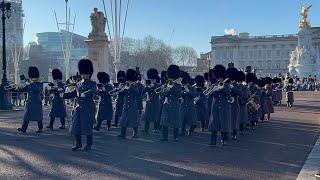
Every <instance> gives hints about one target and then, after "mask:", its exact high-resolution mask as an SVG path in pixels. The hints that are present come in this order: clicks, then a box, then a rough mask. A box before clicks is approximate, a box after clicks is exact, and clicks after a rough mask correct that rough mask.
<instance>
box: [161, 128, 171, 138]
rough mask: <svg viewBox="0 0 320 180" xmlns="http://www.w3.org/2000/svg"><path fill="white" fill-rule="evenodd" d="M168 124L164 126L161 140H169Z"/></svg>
mask: <svg viewBox="0 0 320 180" xmlns="http://www.w3.org/2000/svg"><path fill="white" fill-rule="evenodd" d="M168 129H169V128H168V126H162V138H161V139H160V141H168V133H169V132H168Z"/></svg>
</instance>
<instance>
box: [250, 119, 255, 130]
mask: <svg viewBox="0 0 320 180" xmlns="http://www.w3.org/2000/svg"><path fill="white" fill-rule="evenodd" d="M254 126H255V122H254V121H251V130H254Z"/></svg>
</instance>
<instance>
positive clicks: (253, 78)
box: [246, 73, 257, 83]
mask: <svg viewBox="0 0 320 180" xmlns="http://www.w3.org/2000/svg"><path fill="white" fill-rule="evenodd" d="M256 80H257V76H256V75H255V74H254V73H248V74H247V75H246V81H247V82H253V83H255V82H256Z"/></svg>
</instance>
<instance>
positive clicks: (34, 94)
mask: <svg viewBox="0 0 320 180" xmlns="http://www.w3.org/2000/svg"><path fill="white" fill-rule="evenodd" d="M28 77H29V79H30V83H26V84H22V85H20V87H19V89H20V90H21V91H22V92H27V93H28V97H27V100H26V110H25V113H24V116H23V123H22V126H21V128H18V131H19V132H21V133H26V131H27V129H28V125H29V122H30V121H37V122H38V131H37V133H42V129H43V124H42V120H43V114H42V99H41V93H42V91H43V84H42V82H40V81H39V70H38V68H37V67H29V69H28Z"/></svg>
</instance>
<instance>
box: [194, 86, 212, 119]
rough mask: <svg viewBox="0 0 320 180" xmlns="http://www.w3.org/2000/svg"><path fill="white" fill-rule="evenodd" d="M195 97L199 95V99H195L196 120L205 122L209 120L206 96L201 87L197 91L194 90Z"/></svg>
mask: <svg viewBox="0 0 320 180" xmlns="http://www.w3.org/2000/svg"><path fill="white" fill-rule="evenodd" d="M196 97H199V100H198V101H196V110H197V118H198V121H200V122H207V121H208V120H209V115H208V110H207V97H206V96H205V95H204V94H203V89H202V90H201V91H199V92H196Z"/></svg>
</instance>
